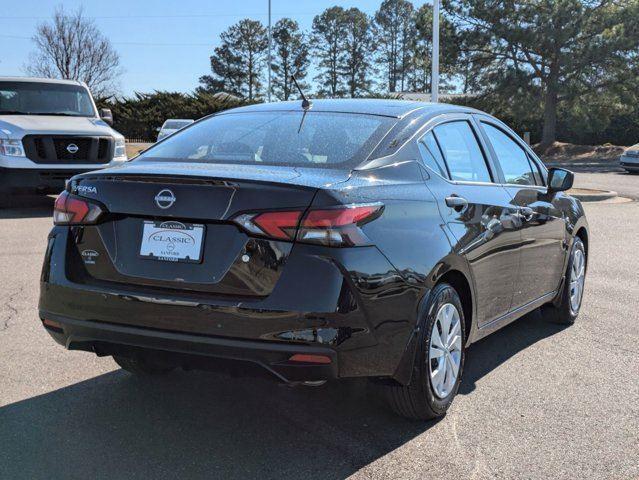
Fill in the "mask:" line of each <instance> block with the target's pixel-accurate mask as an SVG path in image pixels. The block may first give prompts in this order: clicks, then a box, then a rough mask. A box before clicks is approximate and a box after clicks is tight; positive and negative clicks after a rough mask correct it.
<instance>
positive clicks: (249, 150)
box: [134, 110, 397, 168]
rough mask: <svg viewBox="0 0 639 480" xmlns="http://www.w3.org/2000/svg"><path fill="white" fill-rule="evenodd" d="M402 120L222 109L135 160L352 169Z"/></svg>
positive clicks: (366, 116) (349, 115) (316, 113)
mask: <svg viewBox="0 0 639 480" xmlns="http://www.w3.org/2000/svg"><path fill="white" fill-rule="evenodd" d="M396 122H397V120H396V119H395V118H390V117H381V116H375V115H363V114H350V113H331V112H314V111H312V110H311V111H308V112H303V111H284V112H282V111H275V112H242V113H228V114H221V115H216V116H213V117H210V118H208V119H206V120H202V121H200V122H197V123H196V124H194V125H192V126H191V127H189V128H187V129H184V130H180V131H179V132H177V133H176V134H174V135H171V136H170V137H168V138H167V139H166V140H164V141H163V142H161V143H159V144H157V145H156V146H154V147H151V148H150V149H148V150H147V151H146V152H144V153H143V154H142V155H140V156H139V157H138V158H137V159H136V160H134V161H144V160H153V161H178V162H179V161H184V162H196V163H227V164H228V163H238V164H256V165H282V166H300V167H318V168H322V167H323V168H345V167H346V168H350V167H354V166H356V165H357V164H359V163H361V162H362V161H363V160H365V159H366V157H367V156H368V155H369V154H370V152H371V151H372V148H373V147H374V146H375V145H376V144H377V143H378V142H379V141H380V140H381V139H382V137H383V136H384V135H385V134H386V133H387V132H388V131H389V130H390V129H391V127H392V126H393V125H394V124H395V123H396Z"/></svg>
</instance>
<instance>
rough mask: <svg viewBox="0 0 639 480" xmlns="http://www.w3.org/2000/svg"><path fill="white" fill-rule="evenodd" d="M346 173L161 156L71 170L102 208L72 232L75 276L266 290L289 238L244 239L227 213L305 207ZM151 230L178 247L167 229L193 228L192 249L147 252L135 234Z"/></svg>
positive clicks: (77, 186)
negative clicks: (103, 215) (96, 220)
mask: <svg viewBox="0 0 639 480" xmlns="http://www.w3.org/2000/svg"><path fill="white" fill-rule="evenodd" d="M347 178H348V172H346V171H340V170H328V169H317V168H305V169H300V168H290V167H269V166H239V165H212V164H190V163H189V164H184V163H179V164H176V163H164V162H162V163H158V162H154V163H152V164H150V163H147V162H134V163H132V164H130V165H128V166H127V167H125V168H116V169H107V170H103V171H100V172H94V173H89V174H84V175H81V176H79V177H76V179H74V181H73V184H72V186H71V188H72V191H73V192H74V193H75V194H77V195H80V196H84V197H86V198H91V199H94V200H97V201H99V202H100V203H102V204H103V205H104V206H105V207H106V209H107V210H108V212H109V216H108V218H107V219H106V221H104V222H101V223H100V224H98V225H96V226H87V227H84V228H83V232H82V235H79V236H77V237H76V245H75V246H74V248H75V255H76V257H75V258H76V263H77V264H78V267H79V270H83V271H84V272H85V274H84V275H83V276H82V275H80V277H82V278H84V280H85V281H98V282H104V281H110V282H119V283H128V284H133V285H135V284H140V285H145V286H149V287H158V288H170V289H180V290H184V289H186V290H192V291H202V292H211V293H219V294H225V295H235V296H266V295H268V294H269V293H270V292H271V291H272V289H273V288H274V286H275V283H276V281H277V279H278V278H279V275H280V274H281V272H282V269H283V268H284V266H285V263H286V259H287V257H288V255H289V254H290V251H291V248H292V244H291V243H288V242H282V241H273V240H268V239H260V238H251V237H250V236H249V235H248V234H247V233H246V232H244V231H243V230H242V229H240V228H239V227H238V226H237V225H236V224H234V223H233V222H232V221H231V219H232V218H233V216H235V215H236V214H238V213H242V212H247V211H258V210H264V209H284V210H285V209H287V208H306V207H308V206H309V205H310V204H311V202H312V200H313V197H314V195H315V192H316V191H317V189H318V188H321V187H323V186H326V185H329V184H334V183H337V182H341V181H344V180H346V179H347ZM171 229H174V230H171ZM175 229H177V230H175ZM149 232H168V233H169V237H171V239H169V240H167V242H168V243H166V244H162V245H167V246H169V245H171V244H170V242H171V241H173V242H174V243H173V244H172V248H174V250H173V253H175V252H176V250H175V248H177V249H178V250H179V248H181V247H180V246H179V245H178V244H177V243H175V240H174V238H173V236H175V237H179V236H181V235H186V236H187V237H189V238H191V239H192V238H193V237H196V238H195V240H193V241H199V244H198V247H199V248H200V252H201V253H200V256H199V258H195V259H194V258H188V259H179V260H178V261H175V258H172V257H168V258H167V257H162V256H155V257H149V256H148V254H149V251H145V248H147V247H148V245H146V244H144V243H143V238H146V237H147V236H148V235H149ZM175 232H178V233H175ZM196 234H197V235H196ZM169 237H167V238H169ZM158 238H162V237H158ZM190 241H191V240H189V242H190ZM147 250H148V248H147ZM143 254H144V255H145V256H143ZM153 254H154V255H159V254H158V252H155V251H154V253H153ZM169 260H172V261H169Z"/></svg>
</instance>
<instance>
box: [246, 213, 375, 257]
mask: <svg viewBox="0 0 639 480" xmlns="http://www.w3.org/2000/svg"><path fill="white" fill-rule="evenodd" d="M382 210H383V205H382V204H381V203H372V204H353V205H341V206H339V207H331V208H311V209H309V210H308V211H306V213H304V212H305V209H296V210H286V211H272V212H259V213H244V214H241V215H238V216H237V217H235V218H234V221H235V222H236V223H237V224H239V225H241V226H242V227H243V228H244V229H245V230H247V231H248V232H250V233H253V234H256V235H261V236H265V237H269V238H275V239H278V240H289V241H292V240H297V241H298V242H303V243H314V244H319V245H326V246H329V247H347V246H358V245H367V244H369V243H370V242H369V241H368V239H367V238H366V236H365V235H364V233H363V232H362V230H361V229H360V227H361V226H362V225H364V224H365V223H368V222H370V221H371V220H374V219H375V218H377V217H378V216H379V215H380V214H381V213H382Z"/></svg>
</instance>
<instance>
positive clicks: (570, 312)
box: [543, 237, 588, 325]
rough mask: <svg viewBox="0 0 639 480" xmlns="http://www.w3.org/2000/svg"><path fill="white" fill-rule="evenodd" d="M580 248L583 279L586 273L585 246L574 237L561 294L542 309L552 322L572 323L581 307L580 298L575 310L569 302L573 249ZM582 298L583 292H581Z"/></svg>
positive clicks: (579, 239)
mask: <svg viewBox="0 0 639 480" xmlns="http://www.w3.org/2000/svg"><path fill="white" fill-rule="evenodd" d="M577 250H580V251H581V252H582V253H583V256H584V262H585V265H584V280H585V275H586V267H587V266H588V256H587V255H586V248H585V246H584V243H583V242H582V240H581V238H579V237H575V239H574V241H573V244H572V248H571V249H570V257H569V258H568V266H567V268H566V277H565V280H564V285H563V288H562V291H561V295H560V297H559V299H558V302H557V303H549V304H548V305H546V306H545V307H544V309H543V314H544V316H545V317H546V318H548V319H549V320H550V321H551V322H553V323H558V324H560V325H573V324H574V323H575V320H577V317H578V316H579V310H580V309H581V299H580V301H579V306H578V308H577V309H576V310H575V309H573V308H572V306H571V303H570V273H571V271H572V267H573V261H574V258H575V251H577ZM582 298H583V292H582Z"/></svg>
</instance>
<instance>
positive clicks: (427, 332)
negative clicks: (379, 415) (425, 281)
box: [382, 283, 465, 420]
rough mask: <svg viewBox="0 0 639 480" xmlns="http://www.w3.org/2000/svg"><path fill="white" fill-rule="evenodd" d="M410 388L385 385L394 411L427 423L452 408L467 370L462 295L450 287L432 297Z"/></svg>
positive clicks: (443, 286)
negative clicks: (460, 296) (464, 369)
mask: <svg viewBox="0 0 639 480" xmlns="http://www.w3.org/2000/svg"><path fill="white" fill-rule="evenodd" d="M427 312H428V313H427V315H426V318H425V319H424V321H423V323H422V328H420V331H419V343H418V347H417V352H416V355H415V361H414V365H413V372H412V378H411V382H410V384H409V385H400V384H398V383H392V384H385V385H382V388H383V389H384V391H385V394H386V398H387V400H388V402H389V404H390V406H391V408H392V409H393V410H394V411H395V412H396V413H398V414H399V415H401V416H404V417H407V418H411V419H418V420H428V419H432V418H437V417H442V416H444V415H445V414H446V411H447V410H448V407H450V405H451V403H452V401H453V399H454V398H455V395H456V394H457V390H458V389H459V384H460V381H461V376H462V371H463V368H464V358H465V350H464V310H463V308H462V303H461V300H460V298H459V295H458V294H457V292H456V291H455V289H454V288H453V287H452V286H451V285H449V284H447V283H441V284H439V285H437V286H436V287H435V288H434V289H433V291H432V294H431V299H430V304H429V307H428V309H427Z"/></svg>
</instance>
